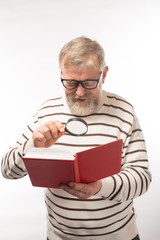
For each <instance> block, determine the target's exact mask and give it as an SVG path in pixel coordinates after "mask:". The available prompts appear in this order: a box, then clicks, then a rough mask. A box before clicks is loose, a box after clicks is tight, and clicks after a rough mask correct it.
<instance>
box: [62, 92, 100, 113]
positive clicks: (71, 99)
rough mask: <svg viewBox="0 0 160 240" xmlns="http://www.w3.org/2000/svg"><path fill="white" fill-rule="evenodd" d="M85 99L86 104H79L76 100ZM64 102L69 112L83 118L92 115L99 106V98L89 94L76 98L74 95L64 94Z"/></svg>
mask: <svg viewBox="0 0 160 240" xmlns="http://www.w3.org/2000/svg"><path fill="white" fill-rule="evenodd" d="M77 98H78V99H81V98H82V99H83V98H87V100H88V101H87V103H86V104H84V103H79V102H77V101H76V99H77ZM66 100H67V103H68V106H69V108H70V110H71V112H72V113H73V114H74V115H78V116H85V115H90V114H92V113H94V112H95V111H96V109H97V107H98V106H99V102H100V98H98V99H97V98H95V96H94V95H93V94H91V93H86V94H85V95H84V96H83V97H79V96H77V94H76V93H71V94H68V95H67V94H66Z"/></svg>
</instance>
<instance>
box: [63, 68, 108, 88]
mask: <svg viewBox="0 0 160 240" xmlns="http://www.w3.org/2000/svg"><path fill="white" fill-rule="evenodd" d="M102 73H103V71H101V72H100V74H101V75H100V78H99V79H86V80H83V81H79V80H74V79H64V78H61V82H62V84H63V86H64V87H65V88H66V89H69V90H72V89H76V88H77V87H78V86H79V84H81V86H82V87H83V88H85V89H88V90H92V89H95V88H97V86H98V83H99V81H100V79H101V77H102ZM64 81H70V82H76V86H75V87H70V88H69V87H66V86H65V84H64ZM90 81H92V82H93V81H94V82H97V84H96V86H95V87H92V88H90V87H89V88H88V87H85V85H84V83H85V82H90Z"/></svg>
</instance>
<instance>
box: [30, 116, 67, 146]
mask: <svg viewBox="0 0 160 240" xmlns="http://www.w3.org/2000/svg"><path fill="white" fill-rule="evenodd" d="M64 133H65V130H64V126H63V124H62V123H60V122H59V121H53V122H47V123H46V124H43V125H42V126H40V127H39V128H37V129H36V130H35V131H34V132H33V144H34V146H35V147H50V146H52V145H53V144H54V143H55V142H56V141H57V140H58V138H60V137H61V136H63V135H64Z"/></svg>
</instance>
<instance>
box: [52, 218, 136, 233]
mask: <svg viewBox="0 0 160 240" xmlns="http://www.w3.org/2000/svg"><path fill="white" fill-rule="evenodd" d="M133 217H134V214H132V216H131V217H130V218H129V220H128V221H126V222H125V224H123V225H122V226H121V227H118V228H117V229H115V230H114V231H110V232H106V233H99V234H85V235H84V234H83V235H82V234H73V233H68V232H65V231H63V230H62V229H59V228H58V227H57V226H55V225H53V224H52V222H51V221H50V220H49V221H50V223H51V224H52V225H53V227H55V228H56V229H58V230H59V231H60V232H62V233H64V234H65V235H70V236H75V237H95V236H96V237H98V236H105V235H108V234H111V233H115V232H117V231H119V230H120V229H122V228H123V227H124V226H125V225H127V224H128V223H129V222H130V221H131V219H132V218H133Z"/></svg>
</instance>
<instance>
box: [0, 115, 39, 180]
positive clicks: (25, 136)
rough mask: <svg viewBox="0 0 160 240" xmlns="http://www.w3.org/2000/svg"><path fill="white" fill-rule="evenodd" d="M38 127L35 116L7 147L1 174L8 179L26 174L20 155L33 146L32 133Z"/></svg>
mask: <svg viewBox="0 0 160 240" xmlns="http://www.w3.org/2000/svg"><path fill="white" fill-rule="evenodd" d="M37 127H38V121H37V118H36V116H35V117H34V118H33V120H32V122H31V123H30V124H29V125H28V126H27V127H26V129H25V131H24V132H23V133H22V135H21V137H20V138H19V139H18V141H17V142H16V143H15V144H14V145H13V146H12V147H10V148H9V150H8V152H6V154H5V155H4V156H3V158H2V162H1V171H2V175H3V176H4V177H5V178H9V179H18V178H22V177H24V176H25V175H27V171H26V168H25V165H24V163H23V160H22V156H23V155H24V154H25V152H26V151H27V149H29V148H30V147H32V146H33V141H32V133H33V130H34V129H35V128H37Z"/></svg>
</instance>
